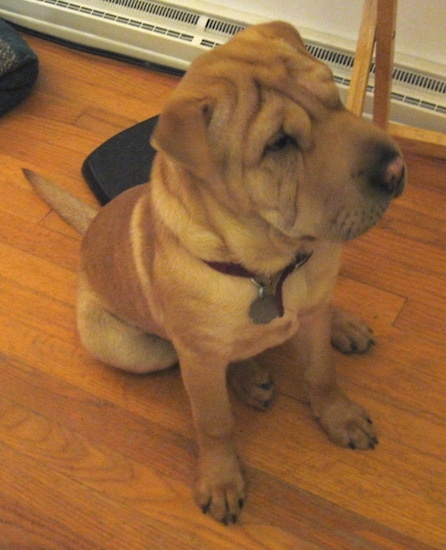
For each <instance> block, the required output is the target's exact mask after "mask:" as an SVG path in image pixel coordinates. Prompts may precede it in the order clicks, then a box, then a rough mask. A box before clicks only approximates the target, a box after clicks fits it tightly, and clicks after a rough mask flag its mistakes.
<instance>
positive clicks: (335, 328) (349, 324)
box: [331, 307, 375, 353]
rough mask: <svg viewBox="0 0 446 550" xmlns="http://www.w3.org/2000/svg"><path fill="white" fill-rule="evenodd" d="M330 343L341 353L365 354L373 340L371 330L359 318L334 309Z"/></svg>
mask: <svg viewBox="0 0 446 550" xmlns="http://www.w3.org/2000/svg"><path fill="white" fill-rule="evenodd" d="M331 343H332V345H333V346H334V347H335V348H337V349H338V350H339V351H341V352H342V353H365V352H366V351H368V350H369V349H370V348H371V347H372V346H374V345H375V338H374V336H373V331H372V329H371V328H370V327H369V326H368V325H367V323H366V322H365V321H363V320H362V319H361V318H360V317H357V316H356V315H353V314H351V313H348V312H347V311H344V310H342V309H339V308H337V307H334V308H333V312H332V320H331Z"/></svg>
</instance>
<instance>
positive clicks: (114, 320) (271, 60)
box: [25, 22, 406, 524]
mask: <svg viewBox="0 0 446 550" xmlns="http://www.w3.org/2000/svg"><path fill="white" fill-rule="evenodd" d="M151 141H152V144H153V146H154V147H155V149H156V150H157V154H156V158H155V160H154V164H153V169H152V173H151V180H150V182H149V183H148V184H143V185H140V186H137V187H135V188H132V189H130V190H128V191H126V192H124V193H122V194H121V195H119V196H118V197H116V198H115V199H113V200H112V201H111V202H110V203H109V204H108V205H106V206H105V207H104V208H102V209H101V210H100V211H99V212H97V211H96V210H95V209H91V208H89V207H87V206H85V205H83V204H82V203H80V202H79V201H77V199H75V198H74V197H71V196H69V195H68V194H67V193H65V192H64V191H63V190H61V189H59V188H58V187H57V186H55V185H54V184H51V183H50V182H48V181H47V180H45V179H44V178H42V177H40V176H38V175H36V174H34V173H32V172H30V171H26V172H25V174H26V176H27V177H28V179H29V180H30V182H31V183H32V184H33V185H34V187H35V188H36V189H37V191H38V192H39V193H40V194H41V195H42V196H43V197H44V198H45V199H46V200H47V201H48V202H49V203H50V204H51V205H52V206H53V207H54V208H55V209H56V210H57V211H58V212H59V213H60V214H61V215H62V216H63V217H65V219H66V220H67V221H68V222H69V223H71V224H72V225H73V226H74V227H75V228H77V229H78V230H79V231H80V232H82V233H85V236H84V238H83V244H82V252H81V264H80V271H79V287H78V297H77V322H78V329H79V334H80V338H81V341H82V343H83V345H84V346H85V348H86V349H87V350H89V352H90V353H91V354H92V355H93V356H95V357H96V358H98V359H100V360H101V361H104V362H105V363H108V364H110V365H113V366H115V367H119V368H121V369H124V370H126V371H130V372H134V373H149V372H153V371H159V370H162V369H167V368H169V367H171V366H173V365H175V364H176V363H177V362H179V364H180V370H181V374H182V378H183V381H184V385H185V388H186V390H187V393H188V396H189V398H190V403H191V408H192V414H193V420H194V426H195V430H196V436H197V441H198V448H199V457H198V463H199V464H198V475H197V481H196V485H195V500H196V502H197V504H198V505H199V506H200V507H201V508H202V510H203V511H204V512H208V513H209V514H210V515H211V516H212V517H213V518H214V519H216V520H217V521H220V522H223V523H226V524H228V523H232V522H235V521H236V520H237V518H238V516H239V514H240V512H241V509H242V506H243V503H244V501H245V497H246V488H245V482H244V477H243V473H242V470H241V466H240V463H239V459H238V457H237V454H236V450H235V448H234V442H233V420H232V415H231V410H230V402H229V397H228V389H227V382H228V378H229V383H230V384H231V385H232V386H233V387H234V388H235V390H236V392H237V394H238V395H239V396H240V397H241V398H242V399H243V400H244V401H246V402H247V403H248V404H250V405H252V406H254V407H256V408H258V409H264V408H267V407H268V406H269V405H270V403H271V401H272V398H273V393H274V386H273V384H272V381H271V379H270V377H269V374H268V373H267V372H266V371H265V369H264V367H262V365H261V364H260V363H259V362H258V361H257V360H256V356H257V355H259V354H260V353H261V352H263V351H264V350H265V349H267V348H271V347H274V346H278V345H280V344H282V343H283V342H285V341H290V345H291V346H292V349H294V350H295V354H296V364H299V366H300V367H301V368H302V369H303V375H304V382H305V389H306V393H307V396H308V401H309V404H310V406H311V408H312V411H313V413H314V415H315V417H316V418H317V420H318V421H319V423H320V425H321V426H322V428H323V429H324V430H325V432H326V433H327V435H328V437H329V438H330V439H331V440H332V441H333V442H335V443H337V444H338V445H341V446H344V447H350V448H354V449H370V448H373V447H374V446H375V445H376V444H377V438H376V434H375V431H374V427H373V425H372V422H371V420H370V419H369V417H368V415H367V413H366V412H365V411H364V410H363V409H362V408H361V407H360V406H359V405H356V404H355V403H353V402H352V401H350V400H349V398H348V397H347V396H346V395H345V394H344V392H343V391H342V390H341V389H340V388H339V386H338V384H337V382H336V374H335V368H334V364H333V357H332V352H331V346H330V342H331V341H333V343H334V344H335V345H337V346H338V347H340V348H341V349H342V350H343V351H346V352H349V351H359V352H361V351H366V350H367V349H368V348H369V347H370V346H371V345H372V344H373V336H372V333H371V332H370V330H369V329H368V327H367V325H365V323H363V322H362V321H360V320H358V319H357V318H354V319H353V320H352V319H351V318H350V317H349V316H348V314H347V313H345V312H342V311H339V310H336V309H334V308H333V307H332V306H331V296H332V291H333V287H334V285H335V282H336V277H337V274H338V270H339V261H340V252H341V247H342V243H343V242H345V241H348V240H350V239H353V238H356V237H358V236H359V235H361V234H363V233H364V232H366V231H367V230H369V229H370V228H371V227H372V226H373V225H374V224H376V222H377V221H378V220H379V219H380V218H381V216H382V215H383V214H384V212H385V210H386V209H387V207H388V206H389V204H390V202H391V201H392V199H394V198H395V197H397V196H399V195H400V194H401V192H402V190H403V187H404V183H405V179H406V176H405V165H404V161H403V158H402V156H401V153H400V151H399V150H398V148H397V147H396V145H395V144H394V143H393V142H392V140H391V139H390V137H389V136H388V135H387V134H386V133H385V132H384V131H382V130H381V129H379V128H377V127H375V126H374V125H372V124H371V123H368V122H366V121H364V120H362V119H360V118H357V117H355V116H354V115H353V114H351V113H350V112H348V111H347V110H346V109H345V108H344V106H343V105H342V103H341V100H340V96H339V92H338V89H337V87H336V85H335V84H334V81H333V77H332V73H331V71H330V69H329V68H328V67H327V66H326V65H324V64H323V63H321V62H319V61H317V60H316V59H315V58H314V57H312V56H311V55H310V53H309V52H308V51H307V50H306V49H305V46H304V43H303V41H302V39H301V37H300V35H299V33H298V31H297V30H296V29H295V28H294V27H292V26H291V25H289V24H287V23H283V22H273V23H267V24H262V25H257V26H252V27H249V28H247V29H245V30H243V31H241V32H240V33H238V34H237V35H235V36H234V37H233V38H232V39H231V40H229V41H228V42H227V43H226V44H224V45H221V46H219V47H216V48H215V49H214V50H213V51H210V52H207V53H205V54H203V55H201V56H199V57H198V58H197V59H196V60H195V61H194V62H193V63H192V64H191V66H190V69H189V70H188V71H187V73H186V74H185V76H184V77H183V78H182V80H181V81H180V83H179V85H178V87H177V88H176V90H175V91H174V92H173V93H172V96H171V97H170V99H169V100H168V101H167V103H166V106H165V108H164V110H163V112H162V113H161V115H160V118H159V121H158V124H157V127H156V129H155V131H154V133H153V135H152V138H151Z"/></svg>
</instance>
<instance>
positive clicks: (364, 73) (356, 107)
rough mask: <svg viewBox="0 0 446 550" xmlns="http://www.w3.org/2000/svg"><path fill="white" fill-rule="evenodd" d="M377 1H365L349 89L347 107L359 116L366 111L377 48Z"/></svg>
mask: <svg viewBox="0 0 446 550" xmlns="http://www.w3.org/2000/svg"><path fill="white" fill-rule="evenodd" d="M376 1H377V0H365V1H364V8H363V11H362V21H361V26H360V29H359V36H358V43H357V46H356V53H355V62H354V64H353V71H352V76H351V81H350V87H349V89H348V94H347V101H346V107H347V109H348V110H349V111H351V112H352V113H354V114H355V115H357V116H361V115H362V113H363V111H364V101H365V95H366V92H367V84H368V82H369V74H370V66H371V64H372V58H373V51H374V48H375V34H376V21H377V3H376Z"/></svg>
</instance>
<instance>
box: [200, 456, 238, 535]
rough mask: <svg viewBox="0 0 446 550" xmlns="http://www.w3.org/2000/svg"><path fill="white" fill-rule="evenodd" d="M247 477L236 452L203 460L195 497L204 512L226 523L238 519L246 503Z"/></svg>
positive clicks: (228, 523) (232, 522) (231, 522)
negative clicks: (234, 454)
mask: <svg viewBox="0 0 446 550" xmlns="http://www.w3.org/2000/svg"><path fill="white" fill-rule="evenodd" d="M245 498H246V492H245V480H244V477H243V474H242V471H241V468H240V464H239V461H238V459H237V457H236V456H234V457H230V458H227V459H226V460H223V461H222V460H221V459H220V458H217V457H214V458H213V459H210V460H208V464H207V466H205V465H204V464H203V463H202V465H201V468H200V475H199V479H198V482H197V484H196V487H195V500H196V502H197V504H198V506H199V507H200V508H201V510H202V512H203V513H204V514H209V515H210V516H211V517H212V518H213V519H215V520H216V521H219V522H221V523H223V524H225V525H230V524H234V523H236V522H237V519H238V516H239V515H240V512H241V511H242V508H243V505H244V503H245Z"/></svg>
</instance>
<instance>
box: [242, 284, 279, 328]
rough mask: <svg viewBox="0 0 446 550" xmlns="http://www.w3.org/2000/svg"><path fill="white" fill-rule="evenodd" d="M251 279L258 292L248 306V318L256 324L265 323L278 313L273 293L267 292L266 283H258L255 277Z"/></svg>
mask: <svg viewBox="0 0 446 550" xmlns="http://www.w3.org/2000/svg"><path fill="white" fill-rule="evenodd" d="M251 280H252V282H253V283H254V284H255V285H256V287H257V288H258V291H259V293H258V296H257V298H256V299H255V300H254V302H252V304H251V306H250V308H249V318H250V319H251V321H252V322H253V323H255V324H256V325H267V324H268V323H270V322H271V321H272V320H273V319H275V318H276V317H277V316H278V315H279V312H278V311H277V305H276V300H275V297H274V294H272V292H268V290H267V285H264V284H263V283H259V282H258V281H256V280H255V279H251ZM268 286H269V285H268Z"/></svg>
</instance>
